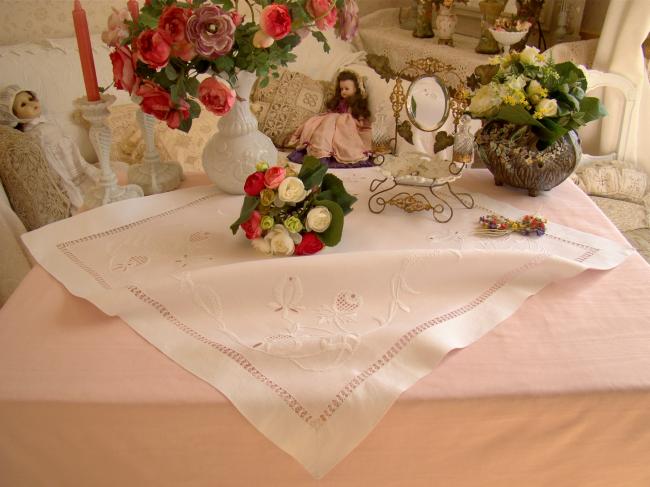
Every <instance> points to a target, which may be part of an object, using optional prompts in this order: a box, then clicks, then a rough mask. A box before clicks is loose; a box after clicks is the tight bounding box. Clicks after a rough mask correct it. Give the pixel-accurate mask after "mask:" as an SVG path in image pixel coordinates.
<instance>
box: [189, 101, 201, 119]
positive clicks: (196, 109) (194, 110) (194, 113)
mask: <svg viewBox="0 0 650 487" xmlns="http://www.w3.org/2000/svg"><path fill="white" fill-rule="evenodd" d="M187 102H188V103H189V104H190V117H192V118H197V117H198V116H199V115H200V114H201V105H199V104H198V103H197V102H196V101H195V100H192V99H189V100H187Z"/></svg>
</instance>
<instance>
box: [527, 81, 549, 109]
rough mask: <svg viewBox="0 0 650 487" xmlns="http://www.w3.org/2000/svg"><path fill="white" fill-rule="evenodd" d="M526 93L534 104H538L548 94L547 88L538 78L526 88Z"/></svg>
mask: <svg viewBox="0 0 650 487" xmlns="http://www.w3.org/2000/svg"><path fill="white" fill-rule="evenodd" d="M526 94H527V95H528V98H530V101H531V102H533V105H537V104H538V103H539V101H540V100H541V99H542V98H544V97H545V96H546V95H547V91H546V89H545V88H544V87H543V86H542V85H541V83H540V82H539V81H537V80H532V81H531V82H530V83H529V84H528V88H526Z"/></svg>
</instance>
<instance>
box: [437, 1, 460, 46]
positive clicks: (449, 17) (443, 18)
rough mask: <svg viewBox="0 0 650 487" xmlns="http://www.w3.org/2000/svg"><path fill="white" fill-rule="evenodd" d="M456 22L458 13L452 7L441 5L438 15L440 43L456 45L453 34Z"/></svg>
mask: <svg viewBox="0 0 650 487" xmlns="http://www.w3.org/2000/svg"><path fill="white" fill-rule="evenodd" d="M456 22H457V18H456V14H454V13H453V12H452V11H451V8H449V7H444V6H442V5H441V6H440V9H439V11H438V16H437V17H436V34H437V35H438V44H446V45H448V46H453V45H454V40H453V35H454V32H455V31H456Z"/></svg>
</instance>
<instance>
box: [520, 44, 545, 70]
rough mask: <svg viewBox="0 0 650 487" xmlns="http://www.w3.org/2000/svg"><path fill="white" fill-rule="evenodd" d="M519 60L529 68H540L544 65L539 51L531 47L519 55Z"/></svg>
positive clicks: (527, 47)
mask: <svg viewBox="0 0 650 487" xmlns="http://www.w3.org/2000/svg"><path fill="white" fill-rule="evenodd" d="M519 60H520V61H521V62H522V63H524V64H528V65H531V66H541V65H542V64H544V57H543V56H542V55H541V54H540V53H539V49H537V48H536V47H533V46H526V48H525V49H524V50H523V51H521V52H520V53H519Z"/></svg>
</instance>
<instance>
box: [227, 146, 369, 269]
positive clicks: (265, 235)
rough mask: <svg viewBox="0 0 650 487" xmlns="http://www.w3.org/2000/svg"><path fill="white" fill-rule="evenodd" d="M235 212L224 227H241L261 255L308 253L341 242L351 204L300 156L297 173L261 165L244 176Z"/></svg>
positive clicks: (323, 171) (315, 164) (336, 184)
mask: <svg viewBox="0 0 650 487" xmlns="http://www.w3.org/2000/svg"><path fill="white" fill-rule="evenodd" d="M244 190H245V192H246V196H245V197H244V204H243V205H242V209H241V214H240V216H239V218H238V219H237V221H236V222H234V223H233V224H232V225H231V226H230V229H231V230H232V233H233V235H234V234H236V233H237V230H239V228H240V227H241V229H242V230H243V231H244V233H245V234H246V238H248V239H249V240H250V241H251V244H252V245H253V247H254V248H255V249H257V250H259V251H260V252H262V253H264V254H267V255H280V256H289V255H294V254H295V255H310V254H315V253H317V252H319V251H320V250H322V249H323V247H325V246H327V247H333V246H335V245H337V244H338V243H339V241H340V240H341V235H342V233H343V219H344V215H346V214H347V213H349V212H350V211H352V205H353V204H354V202H355V201H356V200H357V199H356V198H355V197H354V196H352V195H350V194H349V193H348V192H347V191H346V190H345V188H344V187H343V182H342V181H341V180H340V179H339V178H337V177H336V176H334V175H333V174H327V166H325V165H323V164H321V162H320V161H319V160H318V159H316V158H314V157H306V158H305V160H304V162H303V164H302V166H301V168H300V173H299V174H297V175H296V174H295V173H294V172H293V171H292V170H291V169H290V168H288V167H280V166H272V167H269V166H268V164H266V163H264V162H262V163H259V164H258V165H257V171H256V172H254V173H253V174H251V175H250V176H248V178H247V179H246V183H245V185H244Z"/></svg>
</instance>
